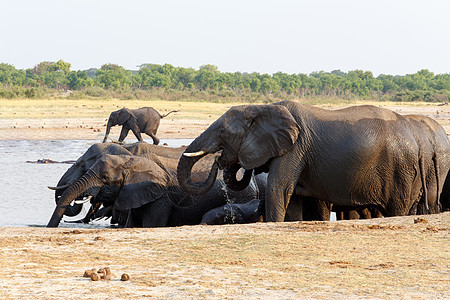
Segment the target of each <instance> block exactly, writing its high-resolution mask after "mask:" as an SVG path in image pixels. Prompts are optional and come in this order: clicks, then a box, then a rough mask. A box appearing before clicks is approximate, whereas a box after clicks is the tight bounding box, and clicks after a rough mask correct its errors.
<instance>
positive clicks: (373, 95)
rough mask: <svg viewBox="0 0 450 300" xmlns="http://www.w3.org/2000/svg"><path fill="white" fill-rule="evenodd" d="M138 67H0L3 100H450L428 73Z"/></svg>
mask: <svg viewBox="0 0 450 300" xmlns="http://www.w3.org/2000/svg"><path fill="white" fill-rule="evenodd" d="M138 67H139V70H137V71H130V70H126V69H125V68H123V67H122V66H119V65H117V64H104V65H102V66H101V67H100V68H99V69H94V68H91V69H89V70H77V71H73V70H71V64H70V63H68V62H64V61H63V60H59V61H57V62H47V61H44V62H41V63H39V64H37V65H36V66H34V67H33V68H30V69H26V70H23V69H16V68H15V67H14V66H13V65H10V64H7V63H0V98H19V97H27V98H43V97H49V95H50V96H51V95H53V96H55V97H57V96H58V95H60V94H61V91H66V93H67V92H68V93H70V95H69V96H70V97H74V98H77V97H78V98H81V97H92V98H95V97H111V96H114V95H116V96H117V95H118V97H119V98H127V99H133V98H138V99H141V98H146V97H149V96H151V95H155V94H156V95H159V96H163V98H164V97H169V98H170V95H172V98H173V97H176V98H178V99H184V98H185V99H187V98H193V99H195V98H198V97H200V98H202V97H203V98H205V99H208V98H220V97H222V98H224V99H225V98H232V99H233V100H236V99H238V100H241V101H246V102H248V101H250V102H251V101H260V100H264V99H269V100H270V99H280V98H281V99H292V98H309V97H326V98H342V99H353V98H359V99H372V100H391V101H428V102H442V101H448V100H449V98H450V73H446V74H434V73H433V72H430V71H429V70H426V69H423V70H420V71H418V72H417V73H414V74H408V75H404V76H399V75H385V74H382V75H379V76H377V77H375V76H374V75H373V73H372V72H370V71H362V70H353V71H349V72H343V71H340V70H335V71H332V72H323V71H320V72H313V73H310V74H302V73H299V74H286V73H283V72H278V73H275V74H260V73H241V72H234V73H230V72H220V71H219V70H218V68H217V67H216V66H214V65H210V64H207V65H203V66H200V67H199V69H198V70H196V69H193V68H183V67H174V66H172V65H170V64H164V65H158V64H142V65H140V66H138ZM69 91H70V92H69ZM164 95H165V96H164ZM167 95H169V96H167Z"/></svg>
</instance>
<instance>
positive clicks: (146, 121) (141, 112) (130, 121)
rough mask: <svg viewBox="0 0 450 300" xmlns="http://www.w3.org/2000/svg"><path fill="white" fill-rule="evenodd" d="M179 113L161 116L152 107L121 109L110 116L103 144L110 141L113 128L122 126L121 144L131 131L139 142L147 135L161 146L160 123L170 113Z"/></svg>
mask: <svg viewBox="0 0 450 300" xmlns="http://www.w3.org/2000/svg"><path fill="white" fill-rule="evenodd" d="M173 112H177V111H175V110H173V111H170V112H168V113H167V114H164V115H161V114H160V113H159V112H157V111H156V110H155V109H154V108H152V107H141V108H138V109H129V108H126V107H124V108H121V109H119V110H116V111H113V112H112V113H111V114H110V115H109V119H108V123H107V124H106V133H105V138H104V139H103V143H105V142H106V140H107V139H108V135H109V132H110V130H111V127H112V126H116V125H122V130H121V132H120V137H119V143H121V142H122V141H123V140H124V139H125V138H126V137H127V135H128V132H129V131H130V130H131V131H132V132H133V133H134V135H135V136H136V138H137V139H138V141H141V142H142V141H143V139H142V136H141V133H146V134H147V135H148V136H150V137H151V138H152V139H153V144H155V145H158V144H159V138H157V137H156V132H157V131H158V127H159V123H160V121H161V119H162V118H164V117H166V116H167V115H169V114H170V113H173Z"/></svg>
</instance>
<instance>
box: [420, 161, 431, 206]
mask: <svg viewBox="0 0 450 300" xmlns="http://www.w3.org/2000/svg"><path fill="white" fill-rule="evenodd" d="M419 171H420V179H421V181H422V191H423V193H422V199H423V202H424V203H423V205H424V210H425V211H423V212H422V213H428V210H429V206H428V190H427V182H426V176H425V167H424V162H423V158H422V157H420V158H419Z"/></svg>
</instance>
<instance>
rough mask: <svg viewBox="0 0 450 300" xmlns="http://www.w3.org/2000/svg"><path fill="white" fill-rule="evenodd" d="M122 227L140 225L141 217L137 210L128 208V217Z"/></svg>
mask: <svg viewBox="0 0 450 300" xmlns="http://www.w3.org/2000/svg"><path fill="white" fill-rule="evenodd" d="M124 227H125V228H135V227H142V218H141V214H140V212H139V211H138V210H136V209H130V210H129V211H128V217H127V221H126V222H125V226H124Z"/></svg>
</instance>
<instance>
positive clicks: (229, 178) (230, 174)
mask: <svg viewBox="0 0 450 300" xmlns="http://www.w3.org/2000/svg"><path fill="white" fill-rule="evenodd" d="M240 168H241V166H240V165H239V164H233V165H232V166H230V167H228V168H225V169H224V170H223V181H225V183H226V185H227V186H228V187H229V188H230V189H232V190H233V191H242V190H243V189H245V188H246V187H247V186H248V184H249V183H250V180H251V179H252V173H253V170H245V172H244V176H243V177H242V179H241V180H237V178H236V174H237V172H238V171H239V169H240Z"/></svg>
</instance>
